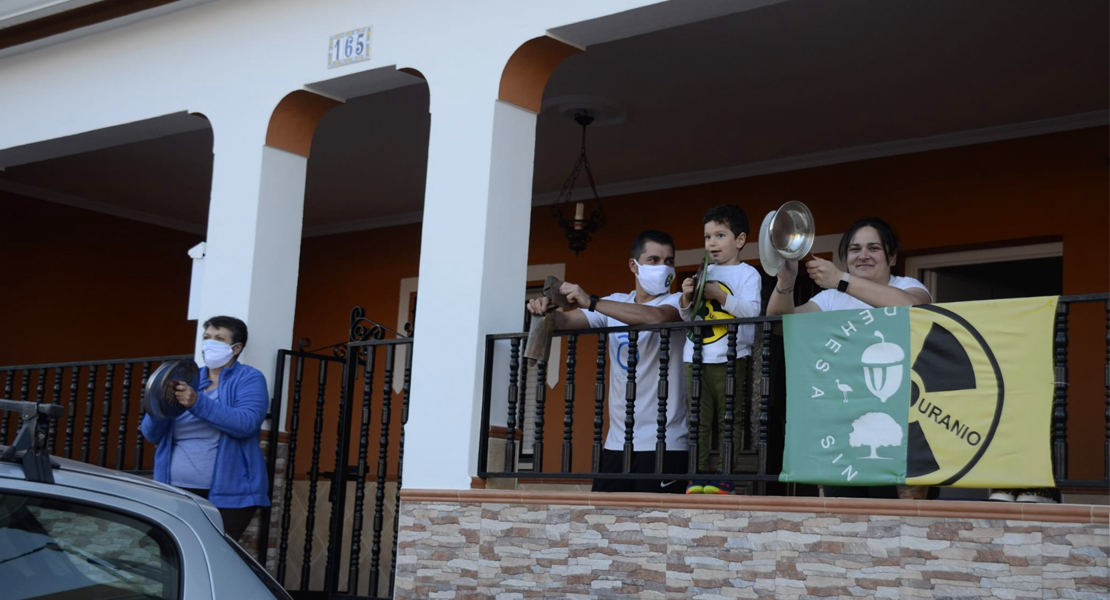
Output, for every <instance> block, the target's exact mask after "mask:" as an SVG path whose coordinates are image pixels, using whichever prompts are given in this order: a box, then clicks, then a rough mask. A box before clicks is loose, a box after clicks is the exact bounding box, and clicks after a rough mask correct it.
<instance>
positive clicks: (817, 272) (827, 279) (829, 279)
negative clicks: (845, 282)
mask: <svg viewBox="0 0 1110 600" xmlns="http://www.w3.org/2000/svg"><path fill="white" fill-rule="evenodd" d="M806 271H808V272H809V277H810V279H812V280H813V281H814V283H816V284H817V285H819V286H821V288H822V289H826V290H828V289H833V288H835V287H836V286H837V284H839V283H840V278H841V277H842V276H843V275H844V272H843V271H841V270H840V269H838V268H836V265H834V264H833V263H832V262H831V261H827V260H825V259H823V258H818V257H816V256H814V257H813V260H811V261H809V262H807V263H806Z"/></svg>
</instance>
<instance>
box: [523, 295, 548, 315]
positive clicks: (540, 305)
mask: <svg viewBox="0 0 1110 600" xmlns="http://www.w3.org/2000/svg"><path fill="white" fill-rule="evenodd" d="M549 306H551V301H550V300H548V299H547V298H544V297H542V296H541V297H539V298H532V299H531V300H529V301H528V312H530V313H532V314H533V315H536V316H538V317H541V316H543V315H545V314H547V307H549Z"/></svg>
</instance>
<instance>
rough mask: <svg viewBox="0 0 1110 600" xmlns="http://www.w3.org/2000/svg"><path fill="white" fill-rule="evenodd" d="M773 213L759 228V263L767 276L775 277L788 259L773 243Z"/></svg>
mask: <svg viewBox="0 0 1110 600" xmlns="http://www.w3.org/2000/svg"><path fill="white" fill-rule="evenodd" d="M776 212H777V211H773V210H772V211H771V212H769V213H767V216H766V217H763V225H760V227H759V240H757V242H758V244H759V263H760V265H761V266H762V267H763V271H764V272H765V273H767V275H769V276H771V277H774V276H776V275H778V274H779V271H781V270H782V267H783V265H785V264H786V259H785V258H783V257H782V255H781V254H779V251H778V250H775V246H774V245H773V244H772V243H771V222H772V221H773V220H774V219H775V213H776Z"/></svg>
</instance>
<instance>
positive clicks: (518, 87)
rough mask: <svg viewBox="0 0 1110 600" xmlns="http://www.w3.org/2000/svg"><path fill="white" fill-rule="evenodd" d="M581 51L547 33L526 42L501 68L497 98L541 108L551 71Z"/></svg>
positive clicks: (526, 107)
mask: <svg viewBox="0 0 1110 600" xmlns="http://www.w3.org/2000/svg"><path fill="white" fill-rule="evenodd" d="M579 52H582V49H580V48H575V47H574V46H571V45H570V44H567V43H565V42H561V41H559V40H557V39H555V38H553V37H548V36H543V37H538V38H534V39H531V40H528V41H527V42H524V44H523V45H521V46H520V48H517V49H516V52H514V53H513V55H512V56H511V57H509V62H508V63H506V64H505V70H504V71H502V72H501V87H500V89H499V90H498V93H497V97H498V99H500V100H503V101H505V102H508V103H510V104H513V105H516V106H519V107H520V108H524V109H527V110H530V111H532V112H535V113H538V112H540V105H541V104H542V103H543V90H544V88H545V87H546V86H547V80H548V78H550V77H551V73H552V72H554V71H555V67H557V66H559V63H561V62H563V61H564V60H566V59H567V58H568V57H570V56H574V55H575V54H578V53H579Z"/></svg>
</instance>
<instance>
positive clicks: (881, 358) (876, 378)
mask: <svg viewBox="0 0 1110 600" xmlns="http://www.w3.org/2000/svg"><path fill="white" fill-rule="evenodd" d="M875 336H876V337H878V338H879V340H880V342H879V343H878V344H872V345H871V346H868V347H867V350H864V351H863V358H862V359H861V361H862V362H863V365H864V367H863V379H864V381H865V382H866V383H867V389H868V391H870V392H871V393H872V394H874V395H875V396H876V397H877V398H878V399H879V400H881V401H882V402H886V400H887V398H890V397H891V396H893V395H894V394H895V393H896V392H897V391H898V388H899V387H900V386H901V385H902V362H903V361H905V359H906V352H905V351H904V350H903V349H902V347H901V346H899V345H898V344H893V343H890V342H888V341H886V338H885V337H883V332H881V331H876V332H875Z"/></svg>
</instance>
